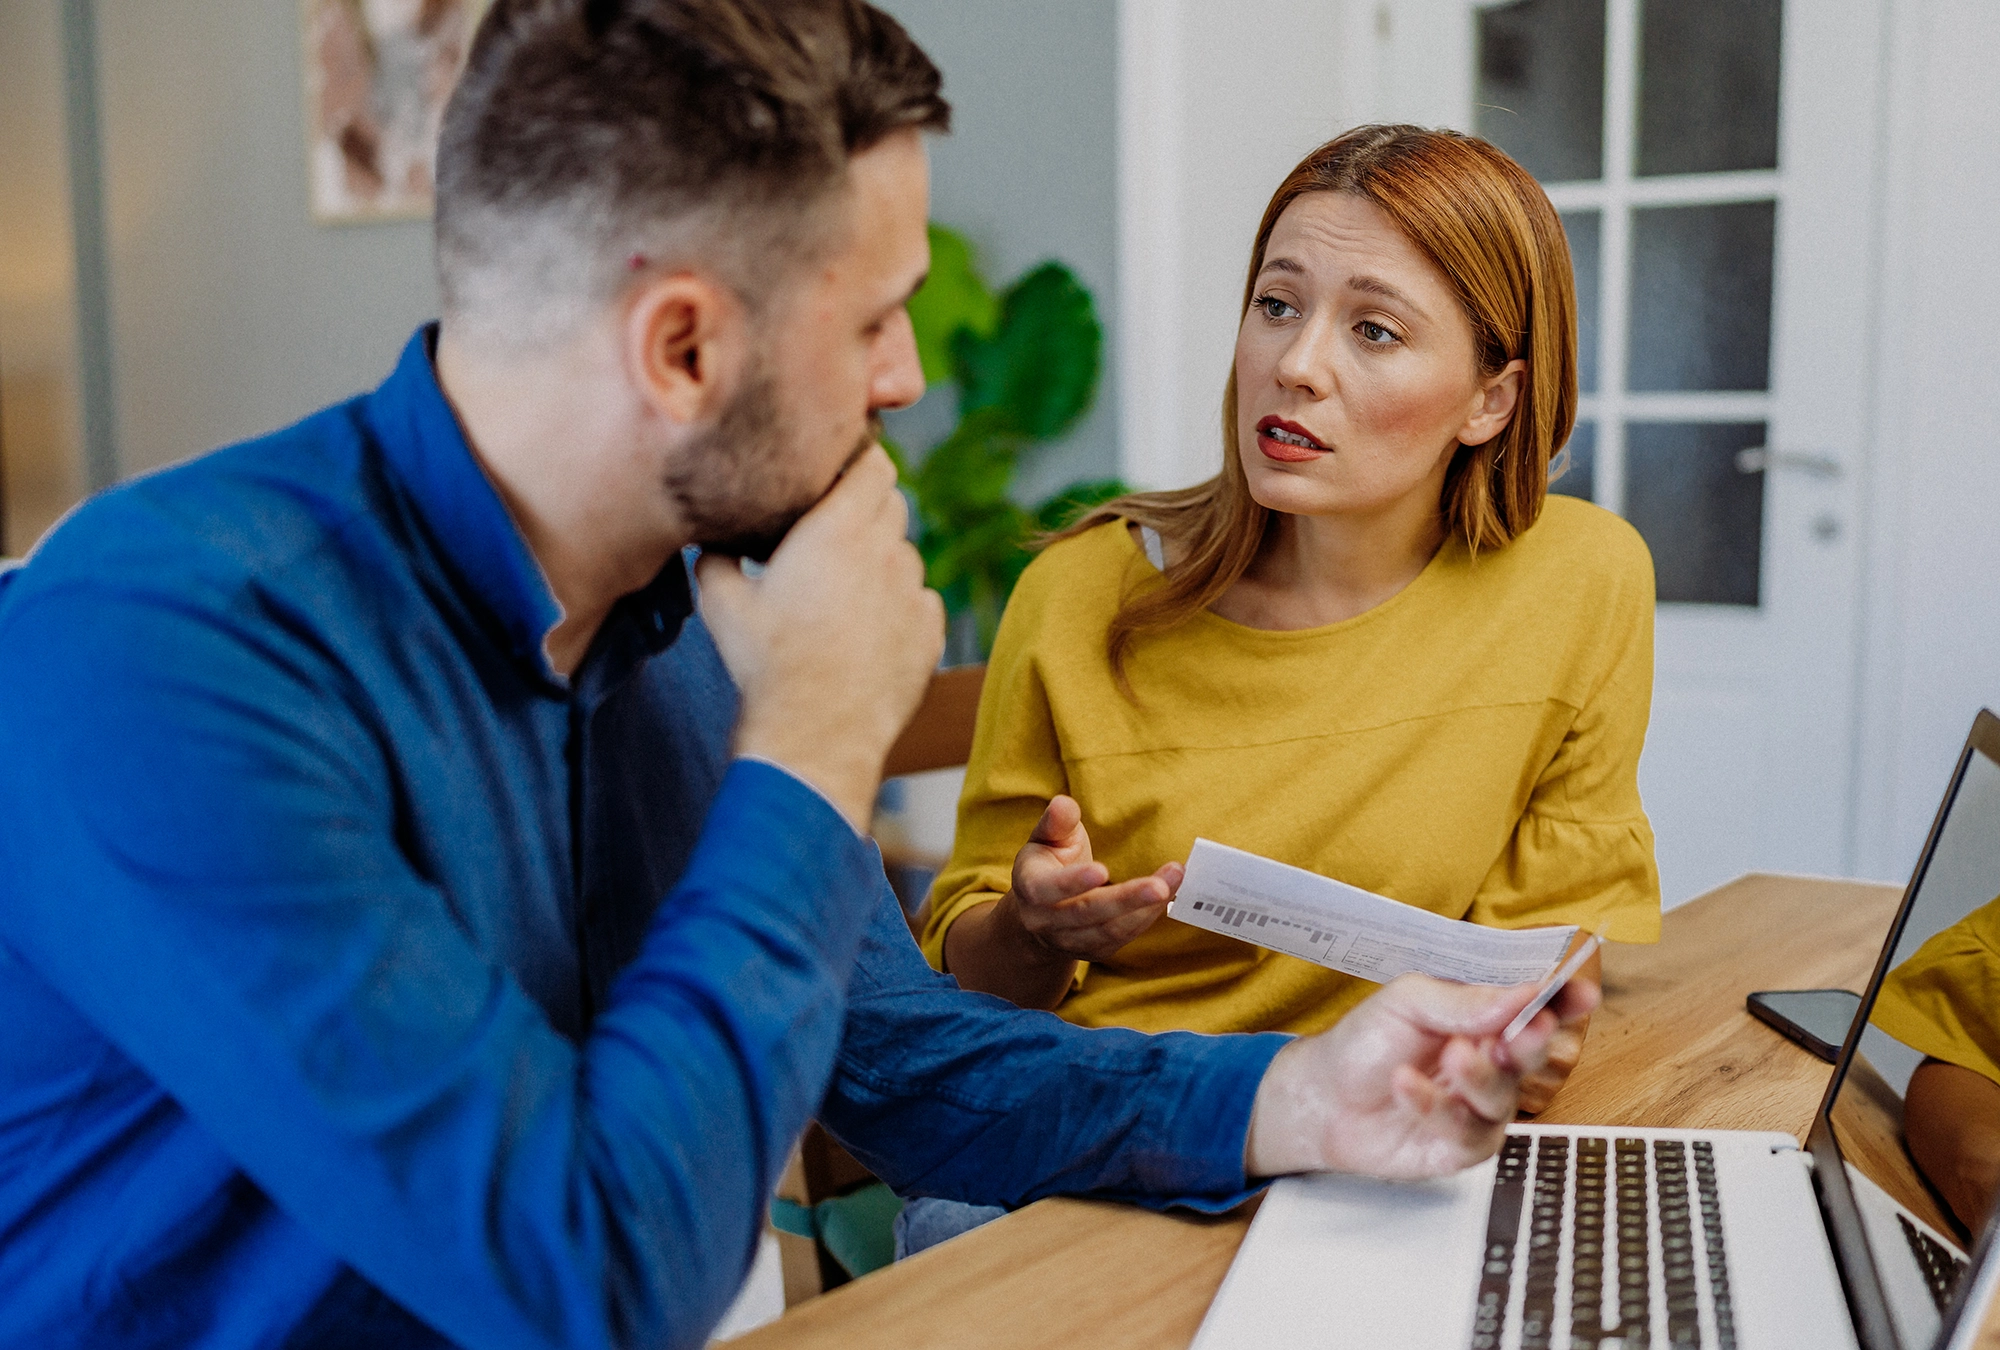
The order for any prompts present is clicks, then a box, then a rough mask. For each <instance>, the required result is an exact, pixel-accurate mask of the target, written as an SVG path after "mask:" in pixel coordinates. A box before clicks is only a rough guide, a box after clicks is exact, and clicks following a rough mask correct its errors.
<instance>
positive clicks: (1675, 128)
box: [1638, 0, 1782, 174]
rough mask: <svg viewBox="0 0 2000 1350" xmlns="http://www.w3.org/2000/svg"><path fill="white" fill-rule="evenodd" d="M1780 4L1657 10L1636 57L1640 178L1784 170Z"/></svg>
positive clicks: (1668, 3) (1744, 2)
mask: <svg viewBox="0 0 2000 1350" xmlns="http://www.w3.org/2000/svg"><path fill="white" fill-rule="evenodd" d="M1781 9H1782V6H1781V4H1780V0H1652V3H1649V4H1647V5H1646V6H1645V20H1644V23H1643V25H1642V27H1641V31H1640V48H1639V53H1640V54H1639V161H1638V164H1639V167H1638V171H1639V172H1640V173H1641V174H1663V173H1711V172H1716V171H1719V170H1723V169H1775V168H1777V167H1778V45H1779V13H1780V10H1781Z"/></svg>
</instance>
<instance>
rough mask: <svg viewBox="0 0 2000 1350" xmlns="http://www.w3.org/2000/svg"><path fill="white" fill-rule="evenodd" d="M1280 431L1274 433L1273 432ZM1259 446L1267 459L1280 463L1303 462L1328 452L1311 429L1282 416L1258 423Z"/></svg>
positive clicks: (1268, 418)
mask: <svg viewBox="0 0 2000 1350" xmlns="http://www.w3.org/2000/svg"><path fill="white" fill-rule="evenodd" d="M1274 432H1276V433H1280V434H1278V435H1273V434H1272V433H1274ZM1257 448H1258V449H1259V450H1262V451H1263V452H1264V457H1265V458H1266V459H1275V460H1277V461H1278V462H1279V463H1280V464H1303V463H1305V462H1306V461H1307V460H1309V459H1317V458H1319V457H1320V456H1321V455H1323V454H1326V453H1328V450H1327V447H1326V446H1324V445H1321V444H1320V443H1319V441H1318V439H1317V438H1315V437H1314V436H1313V434H1312V433H1311V432H1310V431H1307V430H1306V429H1305V428H1304V427H1302V426H1300V425H1299V424H1298V423H1297V422H1287V421H1286V420H1285V419H1284V418H1282V417H1266V418H1265V419H1264V420H1263V421H1261V422H1259V423H1258V424H1257Z"/></svg>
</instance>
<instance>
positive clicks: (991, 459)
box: [910, 408, 1021, 526]
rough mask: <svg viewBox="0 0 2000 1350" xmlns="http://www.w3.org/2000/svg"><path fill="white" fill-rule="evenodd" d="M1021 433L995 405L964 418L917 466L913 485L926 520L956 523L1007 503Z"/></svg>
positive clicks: (918, 504)
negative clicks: (1014, 428)
mask: <svg viewBox="0 0 2000 1350" xmlns="http://www.w3.org/2000/svg"><path fill="white" fill-rule="evenodd" d="M1020 452H1021V437H1020V435H1019V434H1018V433H1017V432H1015V431H1014V430H1013V428H1012V426H1011V425H1010V424H1009V420H1008V418H1007V417H1006V415H1005V414H1004V413H1002V412H1001V411H1000V410H999V409H997V408H985V409H981V410H980V411H978V412H976V413H973V414H971V415H970V416H968V417H964V418H961V419H960V420H959V424H958V426H957V427H956V428H955V429H954V430H953V431H952V433H951V435H949V436H947V437H945V438H944V440H942V441H940V442H939V443H938V444H937V446H936V447H935V448H934V449H933V450H932V451H931V452H930V453H929V454H928V455H926V456H924V462H923V463H922V464H920V465H918V466H917V469H916V472H915V473H914V474H912V475H911V478H910V485H911V487H912V488H914V489H915V491H916V494H917V506H918V509H919V510H920V511H921V512H922V513H923V516H924V519H925V520H926V522H928V523H932V524H936V525H940V526H956V525H958V524H961V523H963V522H964V521H966V520H969V519H973V518H978V517H983V516H985V515H987V514H989V513H990V512H991V511H992V510H993V509H994V508H996V507H998V506H1000V505H1002V504H1005V503H1006V502H1007V488H1008V485H1009V484H1010V483H1012V482H1013V480H1014V465H1015V463H1016V462H1017V461H1018V460H1019V458H1020Z"/></svg>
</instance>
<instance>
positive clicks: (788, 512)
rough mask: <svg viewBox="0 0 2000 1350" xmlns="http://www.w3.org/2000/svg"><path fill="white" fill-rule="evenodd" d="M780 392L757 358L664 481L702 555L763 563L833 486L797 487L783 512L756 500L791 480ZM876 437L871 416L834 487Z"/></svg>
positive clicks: (878, 424) (876, 421) (877, 425)
mask: <svg viewBox="0 0 2000 1350" xmlns="http://www.w3.org/2000/svg"><path fill="white" fill-rule="evenodd" d="M777 393H778V390H777V383H776V381H774V380H773V379H772V378H771V374H770V372H769V371H768V370H767V369H765V367H764V364H763V362H762V360H761V359H760V360H758V361H756V362H755V363H754V364H753V365H752V366H751V368H750V370H749V371H748V373H747V374H746V376H745V379H744V381H743V388H742V390H741V391H740V392H738V393H737V395H736V397H735V398H733V399H731V400H730V401H729V406H728V407H726V408H724V409H723V410H722V415H721V416H720V417H719V418H717V419H716V423H715V426H714V427H713V428H711V429H710V430H709V431H708V432H707V433H706V434H704V435H703V436H702V437H701V438H700V439H699V440H698V441H696V442H695V443H694V444H693V445H691V446H689V447H688V450H687V454H686V457H685V459H684V460H683V463H684V464H685V466H686V467H685V468H682V469H679V470H676V471H675V472H673V473H671V474H669V475H668V476H667V481H666V488H667V491H668V492H669V493H671V494H672V495H673V497H674V499H675V500H676V501H677V502H678V503H679V505H680V509H681V515H682V518H683V519H684V520H685V521H686V522H687V525H688V528H689V533H690V535H691V537H692V538H693V540H694V542H696V543H697V544H700V545H701V547H702V551H703V552H704V553H720V554H724V555H726V556H729V557H734V558H748V559H750V560H751V561H752V562H759V563H761V562H764V561H766V560H768V559H769V558H770V556H771V554H772V553H774V552H776V551H777V548H778V545H779V544H780V543H782V542H784V538H785V536H786V534H788V533H790V531H791V528H792V526H794V525H796V524H798V522H799V517H800V516H803V515H804V514H805V513H806V512H808V511H810V510H812V509H813V507H815V506H817V505H818V504H819V500H820V498H821V497H823V496H825V495H826V493H827V492H830V491H832V488H833V484H832V483H829V484H827V485H826V486H825V487H824V488H805V489H800V490H798V491H796V492H795V494H794V496H793V499H792V500H790V501H787V502H785V503H784V504H783V505H780V506H771V505H769V504H768V502H767V501H765V500H760V499H761V498H765V497H767V496H768V494H769V493H770V492H771V491H772V490H773V489H774V488H776V487H779V486H781V485H786V484H788V483H789V482H790V481H791V478H792V474H791V473H788V472H787V471H788V470H790V469H791V468H792V464H793V461H794V459H795V453H794V451H793V450H792V448H791V447H792V446H793V445H794V444H795V442H794V438H793V437H792V436H791V435H790V434H789V433H790V428H789V427H788V426H787V425H786V424H785V422H784V419H783V418H781V417H780V416H779V414H778V398H777ZM881 436H882V419H881V418H880V417H879V416H877V415H875V414H873V413H870V414H869V417H868V430H867V432H866V433H865V434H864V435H863V436H862V438H861V440H860V442H859V443H858V444H856V445H855V447H854V448H853V450H852V451H850V452H849V453H848V456H847V458H846V460H845V461H843V462H842V464H841V466H840V473H839V474H835V475H834V479H833V482H834V483H837V482H839V481H840V476H841V474H845V473H846V472H847V467H848V465H850V464H852V463H853V462H854V461H855V460H857V459H859V458H860V457H861V456H862V454H863V453H864V452H866V451H867V449H868V448H869V447H870V446H872V445H874V444H875V442H876V441H878V440H880V439H881ZM808 494H809V495H808Z"/></svg>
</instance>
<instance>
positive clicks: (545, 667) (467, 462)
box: [367, 323, 693, 691]
mask: <svg viewBox="0 0 2000 1350" xmlns="http://www.w3.org/2000/svg"><path fill="white" fill-rule="evenodd" d="M436 346H437V325H436V324H434V323H433V324H426V325H425V326H424V327H422V328H419V329H418V330H417V331H416V333H415V334H414V335H413V336H412V337H411V338H410V341H409V343H408V345H407V346H405V347H404V348H403V354H402V357H401V358H400V359H399V360H398V361H397V362H396V368H395V370H394V371H392V372H391V373H390V375H389V378H388V379H387V380H384V381H383V382H382V384H381V386H380V387H379V388H377V389H376V390H375V392H374V393H373V394H371V395H370V396H369V398H368V403H367V418H368V422H369V424H370V426H371V428H372V429H373V431H374V433H375V439H376V441H377V443H378V444H379V445H380V446H381V449H382V455H383V458H384V460H385V461H386V462H387V464H388V467H389V470H390V473H391V474H392V475H393V477H394V478H395V479H396V480H397V481H398V482H399V483H400V485H401V487H402V488H403V491H404V492H405V493H406V494H407V496H408V498H409V500H410V501H411V503H412V505H413V506H414V507H415V509H416V511H417V514H418V515H419V516H421V517H422V519H423V522H424V524H425V525H426V526H427V527H428V529H429V532H430V534H431V537H432V539H433V540H434V541H435V543H436V544H437V546H438V549H439V552H440V553H442V554H443V556H444V558H445V561H446V563H447V565H448V566H449V567H450V568H451V569H452V570H453V571H454V573H455V574H456V580H457V581H459V583H460V584H461V586H462V588H463V590H464V591H465V592H466V593H467V595H468V597H469V598H470V599H471V600H472V601H473V603H475V604H476V605H477V606H478V607H479V608H481V609H484V610H485V611H487V612H488V613H489V614H490V615H491V616H492V617H493V618H494V619H495V620H496V621H497V622H498V624H499V625H500V628H501V630H502V631H503V632H504V633H505V634H506V637H507V642H508V647H509V650H510V651H511V652H512V654H513V655H514V657H515V659H516V660H517V661H521V662H524V663H526V664H528V665H530V666H531V667H532V668H533V669H534V671H535V673H536V674H537V675H538V676H539V677H540V678H541V679H542V680H543V681H544V682H546V683H549V684H552V685H554V686H556V687H557V688H565V689H566V688H567V687H568V684H569V682H568V681H566V680H564V679H563V678H562V677H561V676H560V675H558V674H556V672H555V671H554V669H553V668H551V667H550V665H549V663H548V656H547V654H546V653H545V652H544V651H543V649H542V640H543V639H544V638H545V637H547V636H548V632H549V630H550V629H551V628H553V627H555V625H556V623H557V622H558V621H560V619H561V618H562V608H561V606H560V605H558V604H557V603H556V598H555V595H554V594H553V593H552V592H551V591H550V590H549V583H548V580H547V578H546V577H544V576H543V575H542V569H541V566H540V564H538V563H537V562H536V561H535V557H534V554H533V553H531V552H530V551H529V549H528V543H527V541H526V540H525V539H523V538H522V537H521V531H520V529H519V527H517V526H516V525H515V524H514V518H513V517H512V516H511V515H510V514H508V511H507V507H506V504H505V503H504V502H502V501H501V500H500V494H499V492H498V490H496V489H495V488H494V486H493V483H492V480H491V479H489V478H488V477H487V476H486V472H485V470H484V469H483V468H481V467H480V464H479V461H478V460H477V459H476V458H475V457H474V455H473V453H472V447H471V445H470V444H469V443H468V442H467V441H466V439H465V432H464V429H463V428H462V427H460V426H459V422H458V415H457V414H456V413H455V412H453V411H452V407H451V404H450V403H449V402H448V401H446V399H445V396H444V389H443V387H442V386H440V385H439V384H438V379H437V370H436V367H435V366H434V365H433V362H432V358H433V354H434V352H435V350H436ZM687 566H688V564H687V563H686V562H685V561H684V560H683V559H682V558H680V557H678V556H677V557H674V558H671V559H669V560H668V562H667V565H666V566H665V567H663V568H661V569H660V573H659V575H658V576H656V577H654V578H653V580H652V581H651V582H650V583H648V584H647V585H646V586H644V587H642V588H641V589H639V590H637V591H634V592H633V593H632V594H630V595H627V596H625V597H624V598H623V599H621V600H620V601H619V602H618V604H617V605H615V606H614V607H613V608H612V611H611V614H610V615H609V616H608V617H607V618H606V619H605V622H604V626H603V628H602V629H600V630H599V632H598V634H597V638H596V640H595V642H593V644H592V646H591V651H590V655H589V656H588V657H587V658H586V661H585V666H586V668H588V667H592V666H597V667H600V669H599V670H598V671H597V672H595V673H596V675H597V678H595V679H593V680H592V681H591V683H592V684H594V685H597V686H599V687H601V688H603V689H605V690H606V691H608V689H609V688H610V687H611V686H613V685H615V684H617V683H619V682H622V680H623V679H624V677H625V676H626V675H628V674H630V673H631V671H632V670H633V669H634V668H636V666H637V665H638V663H639V662H641V661H643V660H644V659H645V658H647V657H649V656H652V655H654V654H655V653H657V652H660V651H664V650H665V649H666V648H667V647H668V646H670V645H671V644H672V643H673V641H674V638H675V637H676V636H678V635H679V633H680V628H681V624H682V622H683V621H685V620H686V618H687V616H688V614H689V613H690V612H692V610H693V599H692V596H691V594H690V590H689V586H688V575H687Z"/></svg>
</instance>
